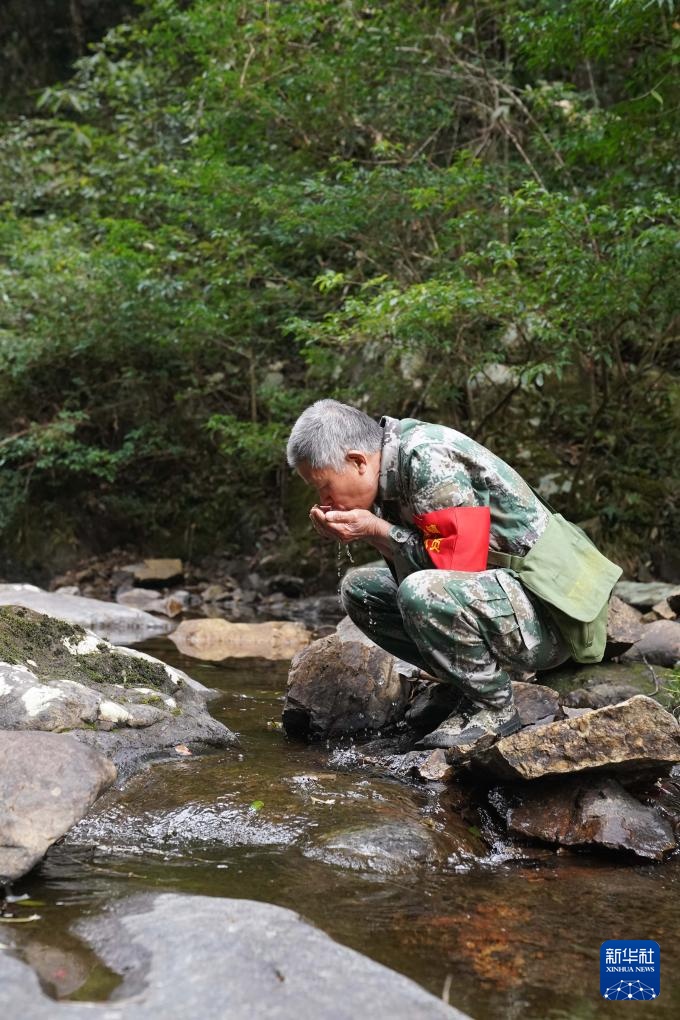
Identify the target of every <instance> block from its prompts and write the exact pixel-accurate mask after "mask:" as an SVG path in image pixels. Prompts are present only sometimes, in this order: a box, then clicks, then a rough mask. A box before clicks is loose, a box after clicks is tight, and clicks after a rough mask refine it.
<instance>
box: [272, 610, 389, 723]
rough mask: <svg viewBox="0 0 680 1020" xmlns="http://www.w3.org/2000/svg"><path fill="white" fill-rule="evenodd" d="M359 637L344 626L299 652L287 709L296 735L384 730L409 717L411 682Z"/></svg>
mask: <svg viewBox="0 0 680 1020" xmlns="http://www.w3.org/2000/svg"><path fill="white" fill-rule="evenodd" d="M355 630H356V628H355ZM357 635H358V636H355V634H354V632H353V631H352V629H351V628H349V627H345V628H344V629H343V630H342V631H341V630H340V628H338V632H337V633H335V634H331V635H329V636H328V637H324V638H320V639H319V640H318V641H314V642H312V644H311V645H310V646H309V647H308V648H305V649H304V650H303V651H302V652H300V653H299V654H298V655H296V657H295V659H294V660H293V663H292V666H291V669H290V673H289V676H288V689H287V692H286V700H285V702H284V707H283V725H284V728H285V730H286V732H287V733H288V734H289V735H290V736H297V737H308V738H311V739H314V740H318V739H321V738H323V737H333V736H342V735H349V734H353V733H359V732H363V731H367V730H380V729H382V728H383V727H385V726H390V725H392V724H394V723H396V722H397V721H399V720H400V719H402V718H403V716H404V712H405V710H406V705H407V703H408V694H409V684H408V681H407V680H405V679H404V678H403V677H402V676H401V675H400V673H399V669H398V666H397V661H398V660H396V659H395V658H394V656H392V655H390V654H389V653H388V652H385V651H383V650H382V649H381V648H378V646H377V645H375V644H373V642H372V641H370V640H369V639H368V638H365V636H364V635H363V634H361V632H360V631H357Z"/></svg>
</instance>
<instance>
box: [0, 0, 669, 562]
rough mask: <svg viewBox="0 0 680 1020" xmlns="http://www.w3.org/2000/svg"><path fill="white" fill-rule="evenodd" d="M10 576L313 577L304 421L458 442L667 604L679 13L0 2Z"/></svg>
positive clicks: (629, 5)
mask: <svg viewBox="0 0 680 1020" xmlns="http://www.w3.org/2000/svg"><path fill="white" fill-rule="evenodd" d="M2 18H3V21H2V23H1V24H0V56H1V57H2V62H1V64H2V68H1V70H0V86H2V100H1V105H0V204H1V210H2V212H1V216H0V573H3V574H4V575H5V576H6V577H7V578H14V577H16V578H19V577H22V578H23V577H25V576H32V575H34V574H35V575H36V576H37V575H38V574H39V573H40V571H44V570H49V569H52V570H53V569H57V568H63V567H65V566H67V565H68V564H69V563H71V562H73V561H75V560H76V559H78V558H81V557H82V556H83V555H85V554H89V553H97V552H100V551H102V550H106V549H109V548H111V547H113V546H115V545H124V546H126V547H127V548H131V549H132V548H134V549H136V550H139V551H141V552H142V553H146V554H154V553H155V554H157V555H173V554H174V555H179V556H183V557H185V558H191V557H197V556H200V555H203V554H205V553H210V552H214V551H215V550H216V549H220V550H227V551H229V550H231V551H238V550H241V551H242V550H244V549H246V550H248V551H251V552H253V553H258V552H259V553H260V554H261V555H262V556H263V557H265V556H266V557H267V558H268V560H269V562H270V564H272V565H274V566H275V567H276V568H277V569H287V568H290V567H291V566H295V567H296V569H307V570H308V571H310V572H314V571H316V570H318V569H319V564H322V563H323V562H324V561H322V560H320V559H319V557H318V555H317V553H315V552H311V551H310V550H311V546H305V543H308V542H311V541H312V539H311V536H310V537H307V536H308V535H309V532H308V528H307V519H306V512H305V505H306V503H307V502H308V501H309V497H308V495H306V494H304V493H302V492H301V491H300V489H299V487H298V486H297V484H296V483H295V482H294V481H292V480H291V477H290V472H289V470H288V468H287V467H286V465H285V457H284V452H283V449H284V443H285V437H286V435H287V431H288V429H289V427H290V425H291V423H292V421H293V420H294V419H295V417H296V415H297V414H298V413H299V412H300V411H301V410H302V408H303V407H304V406H306V405H307V404H308V403H309V402H310V401H311V400H313V399H316V398H318V397H321V396H334V397H336V398H338V399H341V400H346V401H348V402H351V403H354V404H357V405H358V406H360V407H362V408H364V409H365V410H366V411H367V412H369V413H370V414H373V415H380V414H382V413H388V414H390V415H393V416H396V417H402V416H414V417H421V418H424V419H426V420H436V421H441V422H444V423H447V424H450V425H452V426H454V427H455V428H458V429H461V430H463V431H465V432H467V433H469V434H470V435H472V436H474V437H475V438H476V439H478V440H479V441H481V442H482V443H484V444H486V445H488V446H489V447H491V448H492V449H493V450H494V451H496V452H497V453H498V454H500V455H501V456H502V457H504V458H505V459H507V460H508V461H510V463H512V464H513V465H514V466H515V467H517V468H518V469H519V470H520V471H521V472H522V473H523V474H524V476H525V477H526V478H527V479H528V480H529V481H530V482H531V483H532V484H535V485H539V486H540V488H541V491H542V492H543V493H544V495H545V496H547V497H548V499H550V500H551V502H552V503H554V504H555V505H556V507H557V508H558V509H559V510H561V511H563V512H564V513H565V514H567V515H568V516H570V517H571V518H572V519H574V520H577V521H580V522H582V523H583V524H584V526H585V527H586V528H587V529H588V531H589V532H590V533H591V534H592V535H593V537H595V538H596V539H597V541H598V542H599V543H600V544H601V545H602V547H603V548H605V549H606V550H607V551H608V552H609V553H611V554H613V555H614V556H615V558H617V559H618V560H619V562H621V563H623V564H624V565H625V566H626V568H627V570H628V572H629V573H630V574H632V575H635V574H636V573H637V575H638V576H640V577H642V578H644V577H645V576H648V574H649V572H650V571H651V572H653V573H656V574H660V575H661V576H665V577H666V579H669V580H677V579H678V576H680V553H679V552H678V539H679V538H680V475H679V472H678V469H677V464H678V455H679V454H680V448H679V444H678V435H679V434H680V428H679V426H680V374H679V373H680V357H679V353H678V349H679V345H678V342H677V341H678V325H679V317H678V298H677V295H678V274H677V266H678V262H679V254H680V244H679V241H680V231H679V230H678V224H679V221H680V202H679V201H678V188H677V179H678V167H679V154H678V136H677V124H678V98H679V89H678V64H679V63H680V25H679V23H678V22H679V19H680V16H679V14H678V9H677V5H676V4H674V3H673V2H669V0H564V2H561V0H473V2H466V0H461V2H458V3H449V2H434V0H430V2H400V0H396V2H376V3H369V2H355V0H329V2H327V0H286V2H274V0H272V2H255V0H193V2H186V0H185V2H182V0H143V2H142V3H141V4H140V3H132V2H115V0H106V2H104V3H99V4H94V3H92V2H91V0H46V2H41V3H38V2H36V0H7V2H6V3H5V5H4V10H3V14H2Z"/></svg>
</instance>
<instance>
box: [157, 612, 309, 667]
mask: <svg viewBox="0 0 680 1020" xmlns="http://www.w3.org/2000/svg"><path fill="white" fill-rule="evenodd" d="M170 640H171V641H174V643H175V644H176V645H177V648H178V649H179V651H180V652H181V653H182V655H190V656H191V657H192V658H194V659H204V660H207V661H209V662H224V660H225V659H244V658H245V659H270V660H272V661H278V662H280V661H285V660H286V659H292V658H293V656H294V655H296V654H297V652H299V651H300V650H301V649H302V648H305V647H306V646H307V645H308V644H309V642H310V641H311V634H310V633H309V631H308V630H307V629H306V628H305V627H302V626H301V625H300V624H299V623H289V622H287V621H282V620H272V621H269V622H267V623H229V622H228V621H227V620H221V619H208V620H184V621H183V622H182V623H180V625H179V627H178V628H177V629H176V630H175V631H173V633H172V634H170Z"/></svg>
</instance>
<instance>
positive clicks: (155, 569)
mask: <svg viewBox="0 0 680 1020" xmlns="http://www.w3.org/2000/svg"><path fill="white" fill-rule="evenodd" d="M122 569H123V570H125V571H127V573H129V574H131V575H132V576H133V578H134V579H135V581H136V583H137V584H139V585H142V586H144V587H147V588H165V587H166V586H167V585H169V584H172V583H173V582H175V581H179V580H181V578H182V577H183V576H184V566H183V564H182V561H181V560H175V559H149V560H143V561H142V563H130V564H128V565H127V566H125V567H123V568H122Z"/></svg>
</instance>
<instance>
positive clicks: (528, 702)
mask: <svg viewBox="0 0 680 1020" xmlns="http://www.w3.org/2000/svg"><path fill="white" fill-rule="evenodd" d="M512 693H513V696H514V699H515V705H516V707H517V711H518V712H519V718H520V721H521V723H522V726H534V725H536V724H537V723H548V722H552V721H553V719H554V718H555V716H556V715H559V714H560V702H559V697H558V695H557V692H556V691H554V690H553V689H552V688H551V687H544V686H543V685H542V684H525V683H521V682H520V681H518V680H514V681H513V682H512Z"/></svg>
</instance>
